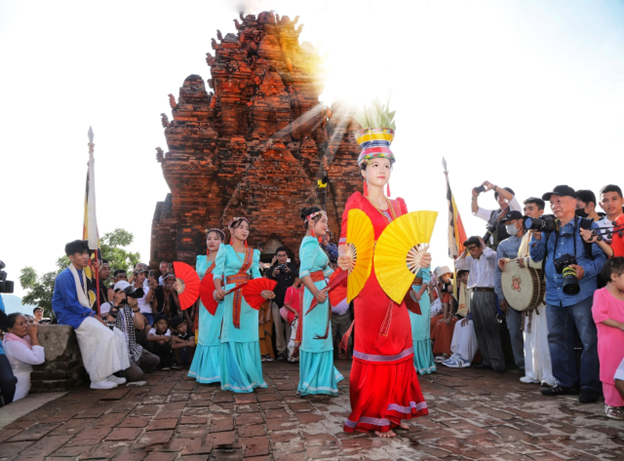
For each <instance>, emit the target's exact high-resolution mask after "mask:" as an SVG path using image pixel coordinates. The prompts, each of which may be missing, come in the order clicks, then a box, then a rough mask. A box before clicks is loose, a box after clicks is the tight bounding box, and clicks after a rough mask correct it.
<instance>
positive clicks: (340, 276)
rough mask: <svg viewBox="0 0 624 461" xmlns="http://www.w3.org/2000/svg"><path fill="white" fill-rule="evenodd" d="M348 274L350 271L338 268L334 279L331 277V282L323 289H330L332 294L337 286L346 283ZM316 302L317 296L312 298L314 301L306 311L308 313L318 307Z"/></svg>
mask: <svg viewBox="0 0 624 461" xmlns="http://www.w3.org/2000/svg"><path fill="white" fill-rule="evenodd" d="M348 275H349V273H348V272H343V271H342V269H340V268H338V269H336V270H335V271H334V273H333V274H332V277H333V280H332V279H331V278H330V279H329V280H330V281H329V284H328V285H327V286H326V287H325V288H323V290H325V291H328V292H329V295H330V296H331V292H332V291H334V290H335V289H336V288H337V287H339V286H341V285H344V283H346V280H347V276H348ZM342 299H344V298H342ZM342 299H340V301H342ZM340 301H338V302H340ZM330 302H331V299H330ZM316 304H317V302H316V298H314V299H312V302H311V303H310V309H308V312H306V315H308V313H309V312H310V311H311V310H312V309H314V308H315V307H316ZM302 307H303V306H302Z"/></svg>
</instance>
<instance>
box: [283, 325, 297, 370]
mask: <svg viewBox="0 0 624 461" xmlns="http://www.w3.org/2000/svg"><path fill="white" fill-rule="evenodd" d="M284 323H286V321H284ZM298 323H299V319H298V318H296V319H295V320H293V321H292V323H291V324H290V339H289V340H288V360H289V361H290V362H292V361H293V360H294V357H293V354H294V353H295V339H297V325H298Z"/></svg>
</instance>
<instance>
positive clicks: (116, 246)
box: [100, 229, 141, 272]
mask: <svg viewBox="0 0 624 461" xmlns="http://www.w3.org/2000/svg"><path fill="white" fill-rule="evenodd" d="M133 241H134V235H132V234H131V233H130V232H128V231H127V230H124V229H115V230H114V231H113V232H108V233H107V234H104V237H102V238H101V239H100V249H101V250H102V257H103V258H104V259H106V260H107V261H108V263H109V265H110V268H111V272H114V271H116V270H118V269H124V270H126V271H131V270H132V269H134V266H135V265H136V264H137V263H138V262H139V261H140V259H141V255H140V254H139V253H132V252H130V251H127V250H125V249H124V247H127V246H128V245H130V244H132V242H133Z"/></svg>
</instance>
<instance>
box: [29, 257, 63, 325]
mask: <svg viewBox="0 0 624 461" xmlns="http://www.w3.org/2000/svg"><path fill="white" fill-rule="evenodd" d="M68 266H69V258H68V257H67V256H63V257H61V258H59V259H57V260H56V267H57V268H58V269H57V270H55V271H52V272H46V273H45V274H43V275H42V276H41V277H39V276H38V275H37V271H36V270H35V269H34V268H33V267H30V266H28V267H24V268H23V269H22V271H21V274H20V278H19V281H20V285H21V286H22V288H23V289H24V290H28V293H27V294H26V296H24V297H23V298H22V304H34V305H35V306H39V307H41V308H42V309H43V316H44V317H50V318H54V311H53V310H52V295H53V294H54V281H55V280H56V277H57V276H58V275H59V274H60V273H61V272H62V271H64V270H65V269H66V268H67V267H68Z"/></svg>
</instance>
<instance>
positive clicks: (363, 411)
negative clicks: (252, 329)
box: [338, 129, 431, 437]
mask: <svg viewBox="0 0 624 461" xmlns="http://www.w3.org/2000/svg"><path fill="white" fill-rule="evenodd" d="M367 132H368V133H369V135H368V138H366V139H364V140H362V137H363V136H362V135H360V136H358V143H360V145H361V146H362V147H363V150H362V153H361V154H360V157H359V159H358V164H359V165H360V168H361V171H362V177H363V178H364V180H365V186H364V195H362V194H360V193H359V192H355V193H354V194H353V195H351V197H349V200H348V201H347V204H346V206H345V211H344V214H343V217H342V233H341V239H340V246H339V254H340V257H339V259H338V264H339V265H340V267H341V268H342V269H343V270H347V269H348V268H349V267H350V264H351V257H350V256H349V255H348V254H345V253H346V252H345V243H346V234H347V217H348V213H349V210H351V209H353V208H358V209H360V210H362V211H363V212H364V213H366V215H367V216H368V217H369V218H370V220H371V223H372V224H373V228H374V231H375V240H377V239H378V238H379V236H380V235H381V233H382V232H383V230H384V229H385V228H386V226H387V225H388V224H390V223H391V222H392V221H393V220H394V219H396V218H397V217H399V216H401V215H403V214H405V213H407V207H406V206H405V202H404V201H403V199H400V198H398V199H396V200H390V199H388V198H387V197H386V195H385V194H384V187H385V186H386V185H387V184H388V181H389V180H390V174H391V171H392V163H394V160H395V159H394V155H393V154H392V152H391V151H390V149H389V145H390V142H388V140H389V141H391V140H392V135H393V131H392V130H389V129H372V130H370V129H369V130H367ZM370 133H372V135H371V134H370ZM375 133H381V134H380V135H377V136H376V134H375ZM362 134H363V133H362ZM367 139H368V141H367ZM384 139H385V142H386V143H387V146H386V147H383V144H384ZM380 146H381V147H380ZM388 195H389V194H388ZM430 263H431V256H430V255H429V254H428V253H427V254H425V255H424V256H423V259H422V265H423V266H429V265H430ZM354 312H355V331H356V333H355V335H354V336H355V346H354V351H353V365H352V368H351V376H350V378H349V381H350V397H351V414H350V415H349V417H348V418H347V421H346V422H345V426H344V430H345V432H353V431H354V430H357V431H362V432H367V431H370V430H373V431H375V433H376V434H377V435H378V436H380V437H394V436H395V435H396V434H395V433H394V431H393V430H392V429H393V428H395V427H399V426H400V427H402V428H404V429H406V428H407V426H406V425H405V424H403V423H402V422H401V420H402V419H411V418H414V417H417V416H424V415H427V414H428V413H429V411H428V410H427V403H426V402H425V399H424V398H423V395H422V392H421V390H420V384H419V383H418V377H417V374H416V370H415V368H414V363H413V355H414V347H413V341H412V332H411V325H410V319H409V314H408V310H407V308H406V307H405V303H402V304H396V303H394V302H393V301H392V300H391V299H390V298H389V297H388V296H387V295H386V293H385V292H384V291H383V289H382V288H381V286H380V285H379V282H378V281H377V277H376V275H375V267H374V266H373V269H372V271H371V275H370V276H369V278H368V281H367V282H366V284H365V286H364V288H363V289H362V291H361V292H360V293H359V295H358V296H357V297H356V298H355V299H354Z"/></svg>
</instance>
